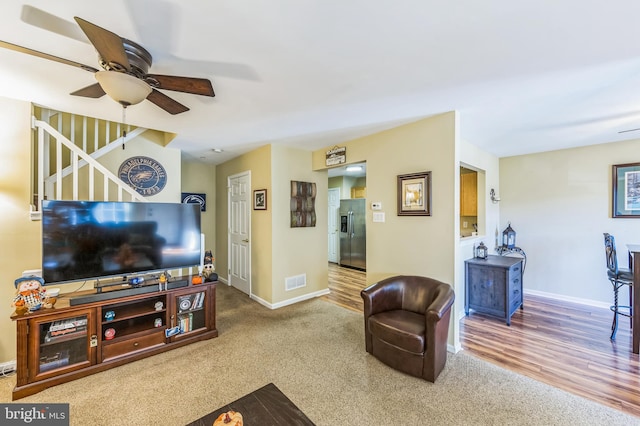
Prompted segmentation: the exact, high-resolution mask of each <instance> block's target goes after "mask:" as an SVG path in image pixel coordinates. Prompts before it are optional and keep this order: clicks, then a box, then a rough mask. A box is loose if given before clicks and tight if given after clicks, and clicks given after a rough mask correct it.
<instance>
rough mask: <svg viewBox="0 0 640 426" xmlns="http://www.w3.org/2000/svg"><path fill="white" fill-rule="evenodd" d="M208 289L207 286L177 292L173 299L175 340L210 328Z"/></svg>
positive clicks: (172, 321) (172, 314)
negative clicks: (208, 321) (208, 320)
mask: <svg viewBox="0 0 640 426" xmlns="http://www.w3.org/2000/svg"><path fill="white" fill-rule="evenodd" d="M207 298H208V291H207V288H206V287H203V288H201V289H199V291H194V290H193V289H190V290H188V291H187V290H185V291H181V292H178V293H176V295H175V296H174V299H173V311H172V313H171V323H172V324H171V326H172V327H175V329H174V330H175V331H174V333H175V334H174V335H173V337H172V339H173V340H179V339H180V337H181V336H185V335H191V334H194V333H197V332H203V331H207V330H208V323H207V310H208V303H207Z"/></svg>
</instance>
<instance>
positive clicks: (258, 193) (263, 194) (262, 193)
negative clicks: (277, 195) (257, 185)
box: [253, 189, 267, 210]
mask: <svg viewBox="0 0 640 426" xmlns="http://www.w3.org/2000/svg"><path fill="white" fill-rule="evenodd" d="M253 209H254V210H266V209H267V190H266V189H256V190H255V191H253Z"/></svg>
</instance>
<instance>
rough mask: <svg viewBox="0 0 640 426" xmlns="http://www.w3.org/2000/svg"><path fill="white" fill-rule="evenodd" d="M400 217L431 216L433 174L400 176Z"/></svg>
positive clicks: (422, 173)
mask: <svg viewBox="0 0 640 426" xmlns="http://www.w3.org/2000/svg"><path fill="white" fill-rule="evenodd" d="M398 216H431V172H421V173H411V174H407V175H398Z"/></svg>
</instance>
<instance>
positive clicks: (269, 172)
mask: <svg viewBox="0 0 640 426" xmlns="http://www.w3.org/2000/svg"><path fill="white" fill-rule="evenodd" d="M245 171H250V172H251V190H252V191H253V190H256V189H266V190H267V210H266V211H265V210H252V214H251V236H250V240H251V291H252V294H253V296H254V297H255V298H257V299H260V301H261V302H262V303H265V304H267V305H269V306H272V307H278V306H280V305H282V304H286V303H288V301H291V300H295V299H297V298H303V297H306V296H308V295H309V294H313V293H316V292H318V291H322V290H326V289H327V286H328V281H327V274H328V271H327V224H326V222H327V220H326V216H327V199H326V198H327V197H326V194H327V175H326V172H313V171H311V153H310V152H308V151H302V150H298V149H294V148H288V147H284V146H276V145H269V146H264V147H262V148H258V149H257V150H254V151H252V152H250V153H248V154H245V155H242V156H240V157H237V158H235V159H233V160H230V161H228V162H226V163H224V164H221V165H219V166H218V167H217V170H216V180H217V188H218V193H219V194H226V193H227V191H226V185H227V177H228V176H232V175H235V174H238V173H241V172H245ZM292 180H300V181H305V182H316V184H317V187H318V193H319V194H320V193H322V194H324V196H319V197H317V198H316V215H317V220H316V223H317V224H316V227H313V228H290V214H291V213H290V210H289V206H290V200H291V194H290V186H291V181H292ZM251 195H252V196H253V194H251ZM227 209H228V200H227V197H226V196H224V197H219V198H218V200H217V204H216V216H217V219H216V220H217V229H219V230H221V229H227V220H228V213H227ZM227 245H228V236H227V234H226V232H219V233H218V235H217V247H218V248H217V250H218V254H219V257H218V259H217V267H218V268H219V271H218V274H220V276H221V277H224V278H225V279H226V278H227V277H228V268H229V264H228V253H227V250H228V248H227ZM300 274H307V285H306V287H302V288H298V289H295V290H291V291H285V289H284V281H285V278H286V277H290V276H294V275H300Z"/></svg>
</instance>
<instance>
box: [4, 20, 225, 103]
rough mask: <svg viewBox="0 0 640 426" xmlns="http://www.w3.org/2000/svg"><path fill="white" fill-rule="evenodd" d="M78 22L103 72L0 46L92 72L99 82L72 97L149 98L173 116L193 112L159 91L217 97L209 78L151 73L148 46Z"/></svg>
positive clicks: (135, 100)
mask: <svg viewBox="0 0 640 426" xmlns="http://www.w3.org/2000/svg"><path fill="white" fill-rule="evenodd" d="M74 19H75V20H76V22H77V23H78V25H79V26H80V28H81V29H82V31H83V32H84V34H85V35H86V36H87V38H88V39H89V41H90V42H91V44H93V46H94V47H95V49H96V50H97V51H98V55H99V63H100V67H101V68H102V69H103V71H100V70H98V69H96V68H93V67H91V66H88V65H84V64H81V63H79V62H75V61H71V60H68V59H64V58H60V57H58V56H54V55H50V54H48V53H43V52H39V51H37V50H33V49H29V48H27V47H23V46H19V45H16V44H12V43H8V42H6V41H2V40H0V47H4V48H6V49H11V50H14V51H17V52H21V53H27V54H29V55H33V56H37V57H39V58H44V59H49V60H52V61H56V62H60V63H63V64H67V65H71V66H75V67H79V68H81V69H83V70H85V71H89V72H92V73H94V74H95V77H96V80H98V83H94V84H92V85H90V86H87V87H84V88H82V89H79V90H76V91H75V92H73V93H71V95H74V96H83V97H88V98H100V97H102V96H104V95H105V94H107V95H109V96H110V97H111V98H112V99H114V100H115V101H116V102H118V103H120V104H121V105H122V106H123V107H124V108H126V107H127V106H129V105H134V104H137V103H139V102H142V101H143V100H144V99H147V100H149V101H151V102H152V103H153V104H155V105H157V106H158V107H160V108H162V109H163V110H165V111H166V112H168V113H170V114H180V113H182V112H185V111H188V110H189V108H187V107H186V106H184V105H182V104H181V103H179V102H177V101H176V100H174V99H172V98H170V97H169V96H167V95H165V94H164V93H162V92H160V91H159V90H157V89H162V90H172V91H177V92H183V93H190V94H194V95H201V96H209V97H213V96H215V93H214V92H213V86H212V84H211V81H210V80H208V79H206V78H195V77H180V76H174V75H160V74H148V73H147V72H148V70H149V68H150V67H151V64H152V57H151V54H150V53H149V52H148V51H147V50H146V49H145V48H144V47H142V46H140V45H139V44H138V43H135V42H133V41H131V40H127V39H125V38H122V37H120V36H119V35H117V34H115V33H113V32H111V31H109V30H106V29H104V28H101V27H99V26H97V25H95V24H93V23H91V22H89V21H86V20H84V19H82V18H78V17H74Z"/></svg>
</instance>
